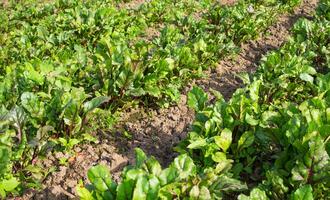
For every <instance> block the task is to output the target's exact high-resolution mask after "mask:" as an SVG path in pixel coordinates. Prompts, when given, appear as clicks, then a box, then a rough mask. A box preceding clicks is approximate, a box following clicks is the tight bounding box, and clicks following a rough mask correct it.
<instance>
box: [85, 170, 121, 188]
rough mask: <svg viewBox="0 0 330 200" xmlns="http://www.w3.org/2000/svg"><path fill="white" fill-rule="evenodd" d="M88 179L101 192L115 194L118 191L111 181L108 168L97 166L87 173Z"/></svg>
mask: <svg viewBox="0 0 330 200" xmlns="http://www.w3.org/2000/svg"><path fill="white" fill-rule="evenodd" d="M87 177H88V179H89V180H90V182H91V183H92V184H93V185H94V187H95V188H96V189H97V190H98V191H100V192H106V191H109V192H111V193H113V192H114V191H115V190H116V185H115V183H114V182H113V181H112V180H111V175H110V172H109V170H108V168H107V167H105V166H103V165H97V166H94V167H92V168H90V169H89V170H88V172H87Z"/></svg>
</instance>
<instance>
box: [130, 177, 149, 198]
mask: <svg viewBox="0 0 330 200" xmlns="http://www.w3.org/2000/svg"><path fill="white" fill-rule="evenodd" d="M148 190H149V184H148V180H147V178H146V177H145V176H140V177H138V179H137V181H136V185H135V188H134V192H133V198H132V200H143V199H147V192H148Z"/></svg>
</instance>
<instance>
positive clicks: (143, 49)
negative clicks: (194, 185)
mask: <svg viewBox="0 0 330 200" xmlns="http://www.w3.org/2000/svg"><path fill="white" fill-rule="evenodd" d="M120 3H122V1H111V0H106V1H92V0H86V1H79V0H56V1H51V2H46V3H40V2H37V1H32V0H28V1H24V2H20V3H16V2H14V1H12V2H10V4H9V5H7V6H4V5H1V7H0V9H1V13H0V21H1V22H2V23H1V24H0V141H1V142H0V160H1V163H0V165H1V170H0V194H1V196H6V195H7V194H8V193H15V194H17V193H19V192H22V191H23V189H24V188H27V187H38V186H39V185H40V182H41V180H42V178H43V177H44V176H45V175H46V174H47V172H45V170H41V168H40V167H38V166H36V165H35V163H36V162H37V160H38V158H40V157H41V156H43V155H46V154H47V152H49V151H52V150H54V149H56V150H60V151H69V150H70V149H71V148H72V147H73V146H74V145H76V144H77V143H79V142H80V141H81V140H92V139H91V137H90V135H88V134H86V133H87V132H88V131H86V125H88V122H89V120H88V119H90V118H92V117H94V118H95V117H98V118H101V121H102V123H100V124H101V125H103V124H104V126H105V127H108V125H109V124H110V123H112V119H110V118H111V115H112V114H113V113H114V112H115V111H117V110H118V109H121V108H123V107H124V106H125V105H127V104H133V103H141V104H144V105H150V104H151V105H154V104H158V105H162V106H166V105H168V104H169V103H171V102H175V101H177V100H178V99H179V96H180V91H179V90H180V88H181V87H182V86H183V84H184V83H185V82H186V81H187V80H189V79H191V78H194V77H196V76H199V75H201V71H202V70H203V69H206V68H209V67H212V66H213V65H214V63H215V62H216V61H217V60H218V59H219V58H221V57H223V56H224V55H227V54H232V53H235V52H236V51H237V49H238V48H239V46H240V45H241V43H242V42H244V41H246V40H249V39H253V38H255V37H257V36H258V35H259V34H260V33H262V32H264V31H265V30H266V28H267V27H268V26H270V25H271V24H272V23H273V22H274V20H275V19H276V16H278V15H279V14H280V13H282V12H287V11H289V10H291V9H292V7H294V6H296V5H298V4H299V3H300V0H280V1H273V0H267V1H259V0H241V1H239V2H238V3H237V4H235V5H233V6H220V5H219V3H218V2H217V1H212V0H203V1H192V0H181V1H170V0H166V1H164V0H151V1H148V2H147V3H145V4H142V5H141V6H139V7H138V8H127V9H123V8H119V7H120ZM201 10H205V12H203V13H204V14H201V15H197V13H198V11H201ZM170 11H171V12H170ZM158 26H159V27H162V28H161V31H160V35H159V36H156V37H154V38H151V39H150V38H147V35H146V34H145V33H144V32H145V31H146V30H147V28H149V27H157V28H159V27H158ZM132 102H133V103H132ZM109 116H110V117H109Z"/></svg>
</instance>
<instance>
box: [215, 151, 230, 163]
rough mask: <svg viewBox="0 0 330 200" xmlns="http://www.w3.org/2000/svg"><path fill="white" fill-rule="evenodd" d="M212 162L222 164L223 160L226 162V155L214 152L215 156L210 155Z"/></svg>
mask: <svg viewBox="0 0 330 200" xmlns="http://www.w3.org/2000/svg"><path fill="white" fill-rule="evenodd" d="M212 160H213V161H214V162H218V163H220V162H223V161H225V160H227V157H226V154H225V153H223V152H216V153H215V154H213V155H212Z"/></svg>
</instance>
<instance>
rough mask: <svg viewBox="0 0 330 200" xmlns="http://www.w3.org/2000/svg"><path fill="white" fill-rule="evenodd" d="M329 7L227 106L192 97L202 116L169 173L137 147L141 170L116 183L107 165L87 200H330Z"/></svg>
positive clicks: (305, 23) (296, 32) (301, 26)
mask: <svg viewBox="0 0 330 200" xmlns="http://www.w3.org/2000/svg"><path fill="white" fill-rule="evenodd" d="M329 38H330V3H329V1H326V0H323V1H322V0H321V1H320V5H319V7H318V9H317V15H316V16H315V19H314V20H313V21H309V20H307V19H300V20H298V22H296V24H295V25H294V27H293V29H292V37H291V38H290V39H289V41H288V42H287V43H286V44H285V45H284V46H283V47H282V48H281V49H280V50H278V51H275V52H271V53H269V54H268V55H267V56H265V57H263V58H262V61H261V63H260V66H259V68H258V70H257V72H256V73H255V74H253V75H247V74H245V75H241V78H242V80H243V81H244V82H245V84H246V86H245V87H244V88H241V89H238V90H237V91H236V92H235V93H234V95H233V96H232V98H231V99H230V100H229V101H228V102H226V101H225V100H224V99H223V97H222V96H221V94H219V93H217V92H216V91H215V92H214V95H215V96H216V97H217V100H216V102H214V103H210V102H208V96H207V94H206V93H204V92H203V90H202V89H200V88H198V87H195V88H194V89H193V90H192V91H191V92H190V93H189V99H188V105H189V106H190V107H192V108H193V109H194V110H195V111H196V118H195V121H194V123H193V128H192V131H191V132H190V133H189V135H188V137H187V139H185V140H184V141H182V143H181V144H180V145H179V146H178V147H177V148H176V149H177V150H178V151H179V152H181V155H180V156H178V157H177V158H175V159H174V161H173V162H172V163H171V164H170V166H169V167H168V168H166V169H162V168H161V166H160V164H159V163H158V162H157V161H156V159H155V158H153V157H150V158H147V157H146V155H145V154H144V153H143V152H142V150H140V149H136V164H135V166H129V167H126V168H125V169H124V170H123V172H122V181H121V182H120V183H118V184H117V183H115V182H114V181H112V180H111V175H110V173H109V171H108V170H107V168H106V167H105V166H102V165H98V166H95V167H92V168H91V169H90V170H89V171H88V178H89V180H90V182H91V185H88V187H86V188H84V187H83V185H82V183H81V185H80V186H79V187H77V191H78V194H79V195H80V197H81V198H82V199H235V198H238V199H240V200H253V199H254V200H256V199H265V200H266V199H278V200H281V199H292V200H298V199H299V200H300V199H304V200H312V199H327V198H328V197H329V196H330V189H329V188H330V181H329V180H330V158H329V155H330V132H329V130H330V67H329V66H330V40H329Z"/></svg>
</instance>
